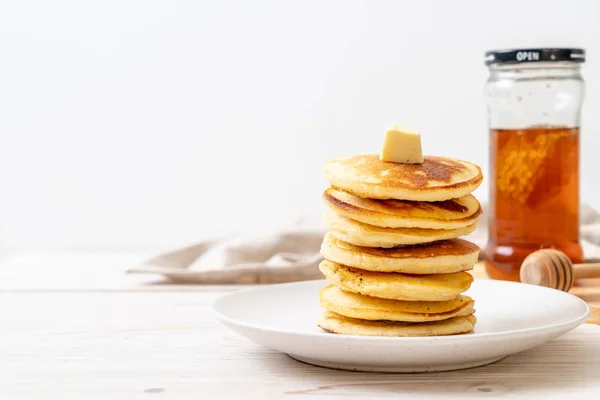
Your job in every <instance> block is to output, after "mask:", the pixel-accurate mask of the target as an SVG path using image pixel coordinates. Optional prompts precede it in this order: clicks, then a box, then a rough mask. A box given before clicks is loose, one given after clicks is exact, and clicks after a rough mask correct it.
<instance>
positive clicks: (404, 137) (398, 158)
mask: <svg viewBox="0 0 600 400" xmlns="http://www.w3.org/2000/svg"><path fill="white" fill-rule="evenodd" d="M379 159H380V160H382V161H390V162H395V163H405V164H421V163H422V162H423V150H422V149H421V134H420V133H419V132H417V131H415V130H413V129H409V128H405V127H400V126H396V125H394V126H392V127H391V128H389V129H388V130H387V132H386V133H385V137H384V139H383V148H382V149H381V154H380V155H379Z"/></svg>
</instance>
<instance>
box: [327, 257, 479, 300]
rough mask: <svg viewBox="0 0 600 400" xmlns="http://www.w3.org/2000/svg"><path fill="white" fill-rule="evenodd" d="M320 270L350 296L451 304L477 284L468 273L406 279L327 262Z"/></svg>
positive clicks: (394, 274)
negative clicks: (473, 284) (451, 301)
mask: <svg viewBox="0 0 600 400" xmlns="http://www.w3.org/2000/svg"><path fill="white" fill-rule="evenodd" d="M319 270H320V271H321V273H322V274H323V275H325V278H327V280H328V281H329V283H331V284H332V285H335V286H337V287H339V288H340V289H342V290H345V291H347V292H353V293H358V294H364V295H367V296H372V297H379V298H382V299H392V300H406V301H448V300H452V299H454V298H456V297H457V296H458V295H460V294H461V293H463V292H465V291H467V290H468V289H469V288H470V287H471V283H473V276H472V275H471V274H469V273H468V272H455V273H452V274H439V275H405V274H398V273H389V272H373V271H365V270H361V269H357V268H352V267H347V266H345V265H342V264H338V263H334V262H331V261H328V260H323V261H322V262H321V263H320V264H319Z"/></svg>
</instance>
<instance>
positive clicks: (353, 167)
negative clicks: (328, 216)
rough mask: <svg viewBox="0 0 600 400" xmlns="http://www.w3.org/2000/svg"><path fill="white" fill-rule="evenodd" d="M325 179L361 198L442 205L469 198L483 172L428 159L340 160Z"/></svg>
mask: <svg viewBox="0 0 600 400" xmlns="http://www.w3.org/2000/svg"><path fill="white" fill-rule="evenodd" d="M323 173H324V175H325V179H326V180H327V181H328V182H329V183H330V184H331V186H334V187H336V188H338V189H341V190H344V191H346V192H349V193H353V194H355V195H357V196H360V197H366V198H372V199H397V200H411V201H441V200H450V199H455V198H458V197H462V196H466V195H467V194H469V193H471V192H473V191H474V190H475V189H477V188H478V187H479V185H481V182H482V180H483V175H482V173H481V168H479V167H478V166H477V165H475V164H472V163H470V162H467V161H462V160H457V159H453V158H446V157H433V156H426V157H425V158H424V162H423V163H422V164H403V163H393V162H386V161H381V160H380V159H379V156H378V155H375V154H372V155H358V156H352V157H337V158H334V159H331V160H329V161H327V162H326V163H325V166H324V168H323Z"/></svg>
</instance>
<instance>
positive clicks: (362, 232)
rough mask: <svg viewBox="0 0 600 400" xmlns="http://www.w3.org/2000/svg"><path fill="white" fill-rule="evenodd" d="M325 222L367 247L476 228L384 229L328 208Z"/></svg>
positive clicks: (456, 234)
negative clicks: (343, 215)
mask: <svg viewBox="0 0 600 400" xmlns="http://www.w3.org/2000/svg"><path fill="white" fill-rule="evenodd" d="M324 219H325V222H326V224H327V226H328V227H329V229H330V230H331V233H332V234H333V235H334V236H335V237H337V238H338V239H340V240H343V241H345V242H348V243H351V244H354V245H357V246H366V247H384V248H390V247H396V246H400V245H411V244H423V243H431V242H436V241H438V240H446V239H454V238H457V237H459V236H463V235H467V234H469V233H471V232H473V231H474V230H475V223H472V224H471V225H467V226H465V227H463V228H457V229H421V228H382V227H378V226H373V225H367V224H364V223H362V222H359V221H355V220H353V219H350V218H346V217H342V216H341V215H339V214H337V213H336V212H334V211H333V210H327V211H325V215H324Z"/></svg>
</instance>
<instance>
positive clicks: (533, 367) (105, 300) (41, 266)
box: [0, 255, 600, 400]
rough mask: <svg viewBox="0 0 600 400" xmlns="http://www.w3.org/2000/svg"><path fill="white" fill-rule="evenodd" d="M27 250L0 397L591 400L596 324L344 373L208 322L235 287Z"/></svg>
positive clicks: (10, 316)
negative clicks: (473, 359) (511, 344)
mask: <svg viewBox="0 0 600 400" xmlns="http://www.w3.org/2000/svg"><path fill="white" fill-rule="evenodd" d="M36 257H38V256H36ZM36 257H34V258H30V259H27V260H26V261H27V262H23V260H22V259H17V260H4V262H3V263H1V264H0V313H1V315H2V319H1V320H0V399H2V400H4V399H6V400H13V399H29V398H35V399H57V398H59V399H126V400H127V399H149V398H159V399H178V400H179V399H195V400H197V399H239V398H243V399H250V400H253V399H261V400H262V399H310V398H323V399H385V398H400V399H417V400H419V399H465V398H467V399H468V398H479V397H485V398H488V397H501V398H506V399H549V398H560V399H563V398H565V399H566V398H569V399H571V398H572V399H597V398H598V396H600V327H599V326H596V325H591V324H585V325H583V326H580V327H578V328H576V329H574V330H573V331H571V332H570V333H568V334H566V335H565V336H563V337H561V338H559V339H557V340H554V341H552V342H550V343H547V344H545V345H543V346H541V347H539V348H536V349H533V350H530V351H527V352H524V353H521V354H517V355H514V356H510V357H507V358H505V359H503V360H501V361H499V362H497V363H495V364H492V365H488V366H484V367H479V368H474V369H469V370H463V371H453V372H444V373H432V374H405V375H398V374H374V373H353V372H344V371H336V370H329V369H324V368H318V367H314V366H310V365H306V364H302V363H300V362H297V361H295V360H292V359H291V358H289V357H287V356H286V355H283V354H280V353H277V352H275V351H272V350H269V349H267V348H264V347H261V346H258V345H255V344H254V343H252V342H250V341H248V340H246V339H244V338H242V337H240V336H238V335H237V334H235V333H233V332H231V331H229V330H228V329H226V328H224V327H223V326H221V325H219V324H218V323H217V322H216V321H215V320H214V319H213V318H212V317H211V314H210V305H211V303H212V302H213V301H214V300H215V299H216V298H217V297H218V296H220V295H222V294H224V293H227V292H230V291H233V290H238V289H241V288H245V287H246V286H233V285H232V286H189V285H183V286H182V285H170V284H168V283H166V282H164V281H161V280H160V278H156V277H139V276H128V275H126V274H124V273H123V272H124V270H125V268H126V267H127V266H128V265H131V264H130V263H131V262H132V261H135V259H131V258H128V257H129V256H127V257H125V256H122V255H116V256H114V257H112V258H111V257H103V258H94V256H90V257H89V258H86V257H84V256H77V257H71V258H66V259H63V261H62V262H60V257H57V256H56V257H57V258H55V259H53V258H52V257H42V256H39V258H36ZM50 261H52V262H50ZM16 266H18V267H19V268H18V269H16V268H15V267H16ZM474 273H477V270H476V271H474Z"/></svg>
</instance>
